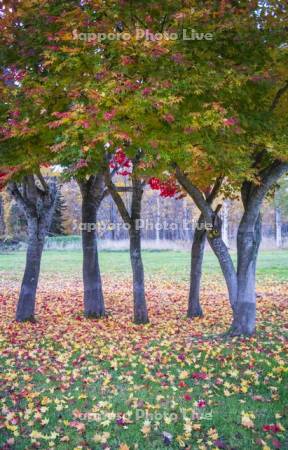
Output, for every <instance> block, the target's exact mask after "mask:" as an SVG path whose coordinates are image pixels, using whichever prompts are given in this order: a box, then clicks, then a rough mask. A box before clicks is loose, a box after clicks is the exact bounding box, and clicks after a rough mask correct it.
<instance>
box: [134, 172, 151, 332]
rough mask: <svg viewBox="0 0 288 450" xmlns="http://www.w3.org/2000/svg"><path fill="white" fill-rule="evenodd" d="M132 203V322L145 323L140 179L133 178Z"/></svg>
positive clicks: (146, 320) (141, 189)
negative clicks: (140, 227) (140, 225)
mask: <svg viewBox="0 0 288 450" xmlns="http://www.w3.org/2000/svg"><path fill="white" fill-rule="evenodd" d="M132 185H133V192H132V205H131V228H130V233H129V234H130V260H131V266H132V272H133V300H134V322H135V323H137V324H145V323H148V322H149V319H148V311H147V305H146V299H145V283H144V267H143V261H142V253H141V229H139V224H140V219H141V203H142V196H143V188H142V183H141V180H139V179H135V178H134V179H133V180H132Z"/></svg>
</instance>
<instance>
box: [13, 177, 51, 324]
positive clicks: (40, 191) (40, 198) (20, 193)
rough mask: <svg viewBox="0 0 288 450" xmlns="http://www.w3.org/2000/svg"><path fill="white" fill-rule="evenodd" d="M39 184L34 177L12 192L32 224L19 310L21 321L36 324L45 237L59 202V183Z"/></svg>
mask: <svg viewBox="0 0 288 450" xmlns="http://www.w3.org/2000/svg"><path fill="white" fill-rule="evenodd" d="M39 180H40V182H37V181H36V179H35V177H34V176H33V175H31V176H27V177H25V178H24V180H23V182H22V183H21V184H20V185H18V184H16V183H11V185H10V186H9V189H10V192H11V194H12V196H13V197H14V198H15V200H16V201H17V202H18V204H19V205H20V206H21V207H22V209H23V210H24V213H25V216H26V218H27V223H28V248H27V255H26V266H25V271H24V276H23V280H22V285H21V290H20V296H19V300H18V304H17V310H16V320H17V321H19V322H24V321H28V320H30V321H33V320H34V317H35V302H36V291H37V286H38V280H39V274H40V267H41V257H42V252H43V247H44V242H45V237H46V235H47V232H48V230H49V228H50V225H51V221H52V217H53V213H54V208H55V203H56V200H57V187H56V183H55V182H54V181H52V183H51V184H50V185H48V184H46V182H45V180H44V179H43V178H42V176H39Z"/></svg>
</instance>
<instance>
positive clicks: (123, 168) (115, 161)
mask: <svg viewBox="0 0 288 450" xmlns="http://www.w3.org/2000/svg"><path fill="white" fill-rule="evenodd" d="M109 165H110V169H112V170H116V173H117V175H122V176H123V177H126V176H129V175H131V173H132V167H133V164H132V161H131V159H129V158H128V156H127V155H126V153H125V152H124V150H123V149H122V148H118V149H117V150H116V152H115V154H114V155H113V158H112V159H111V161H110V164H109Z"/></svg>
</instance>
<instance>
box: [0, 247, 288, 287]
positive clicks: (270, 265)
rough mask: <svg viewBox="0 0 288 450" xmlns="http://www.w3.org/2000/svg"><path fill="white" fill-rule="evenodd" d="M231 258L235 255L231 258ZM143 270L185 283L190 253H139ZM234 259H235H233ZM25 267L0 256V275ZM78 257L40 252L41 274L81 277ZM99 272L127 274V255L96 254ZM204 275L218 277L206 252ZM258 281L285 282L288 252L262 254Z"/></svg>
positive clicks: (18, 256)
mask: <svg viewBox="0 0 288 450" xmlns="http://www.w3.org/2000/svg"><path fill="white" fill-rule="evenodd" d="M233 256H235V255H233ZM143 259H144V264H145V270H146V273H147V275H148V277H151V276H154V275H157V276H161V277H163V278H167V277H168V278H171V277H172V278H175V279H176V280H183V281H187V280H188V278H189V269H190V252H189V251H187V252H184V251H179V252H177V251H161V252H156V251H155V252H154V251H143ZM234 259H235V257H234ZM24 264H25V252H12V253H7V254H3V253H2V254H1V253H0V274H1V275H2V276H4V275H9V278H13V279H17V280H19V279H20V278H21V273H22V271H23V268H24ZM81 264H82V253H81V251H79V250H65V251H61V250H59V251H55V250H47V251H46V252H44V256H43V263H42V273H43V274H44V275H43V276H45V274H50V275H51V274H52V275H54V274H61V276H63V277H65V278H67V277H69V278H70V277H73V278H75V277H76V278H77V279H79V278H80V277H81ZM100 264H101V270H102V272H103V273H104V274H109V273H110V274H115V275H122V274H127V273H130V270H131V269H130V262H129V253H128V252H125V251H115V252H114V251H113V252H112V251H111V252H109V251H103V252H101V253H100ZM203 273H204V275H221V274H220V269H219V264H218V263H217V260H216V258H215V256H214V255H213V254H212V252H210V251H208V252H206V255H205V259H204V267H203ZM258 276H259V277H260V280H263V279H265V278H267V277H269V278H274V279H275V280H278V281H285V280H286V281H288V250H282V251H262V252H260V257H259V261H258Z"/></svg>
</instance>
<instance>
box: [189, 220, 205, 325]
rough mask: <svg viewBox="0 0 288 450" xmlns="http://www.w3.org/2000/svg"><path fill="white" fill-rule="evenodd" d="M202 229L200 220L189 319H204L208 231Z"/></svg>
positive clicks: (194, 247) (191, 276)
mask: <svg viewBox="0 0 288 450" xmlns="http://www.w3.org/2000/svg"><path fill="white" fill-rule="evenodd" d="M200 228H201V219H199V221H198V223H197V228H196V230H195V232H194V238H193V245H192V252H191V272H190V291H189V300H188V312H187V317H189V318H193V317H203V311H202V308H201V304H200V285H201V277H202V264H203V258H204V250H205V243H206V231H205V230H202V229H200Z"/></svg>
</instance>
